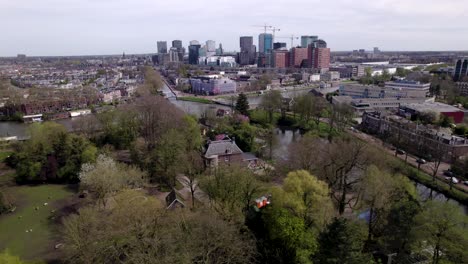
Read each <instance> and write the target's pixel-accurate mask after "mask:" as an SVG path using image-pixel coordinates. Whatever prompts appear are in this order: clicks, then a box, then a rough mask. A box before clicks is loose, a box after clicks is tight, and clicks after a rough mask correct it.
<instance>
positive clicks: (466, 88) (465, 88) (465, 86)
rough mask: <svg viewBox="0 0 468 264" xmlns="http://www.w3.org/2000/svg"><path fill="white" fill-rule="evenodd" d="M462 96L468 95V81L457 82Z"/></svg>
mask: <svg viewBox="0 0 468 264" xmlns="http://www.w3.org/2000/svg"><path fill="white" fill-rule="evenodd" d="M456 85H457V87H458V89H459V91H460V95H461V96H468V82H456Z"/></svg>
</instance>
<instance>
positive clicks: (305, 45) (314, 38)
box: [301, 36, 318, 48]
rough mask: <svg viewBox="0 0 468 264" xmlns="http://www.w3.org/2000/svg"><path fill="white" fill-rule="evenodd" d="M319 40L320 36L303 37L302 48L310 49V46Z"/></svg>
mask: <svg viewBox="0 0 468 264" xmlns="http://www.w3.org/2000/svg"><path fill="white" fill-rule="evenodd" d="M317 40H318V36H301V47H302V48H308V47H309V45H310V44H312V43H314V41H317Z"/></svg>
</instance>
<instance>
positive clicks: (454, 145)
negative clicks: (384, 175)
mask: <svg viewBox="0 0 468 264" xmlns="http://www.w3.org/2000/svg"><path fill="white" fill-rule="evenodd" d="M361 127H362V129H363V130H364V131H366V132H368V133H371V134H376V135H379V136H381V137H385V138H386V140H389V141H391V142H393V143H394V144H395V145H397V147H402V148H404V149H405V150H406V151H409V152H411V153H414V154H415V155H418V156H423V157H425V156H431V157H432V158H439V157H440V158H441V159H442V160H444V161H447V162H451V161H454V160H457V159H459V158H460V157H462V156H466V155H468V139H467V138H464V137H459V136H454V135H452V134H450V133H447V132H442V131H437V130H436V129H433V128H430V127H428V126H424V125H421V124H418V123H415V122H412V121H410V120H408V119H406V118H404V117H401V116H396V115H385V114H383V113H380V112H366V113H364V115H363V117H362V123H361ZM388 137H390V138H388Z"/></svg>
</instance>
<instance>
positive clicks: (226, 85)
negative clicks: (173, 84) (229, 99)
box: [190, 76, 237, 95]
mask: <svg viewBox="0 0 468 264" xmlns="http://www.w3.org/2000/svg"><path fill="white" fill-rule="evenodd" d="M190 85H191V86H192V92H193V93H195V94H204V95H217V94H227V93H235V92H236V90H237V83H236V82H235V81H233V80H231V79H229V78H225V77H220V76H203V77H197V78H191V79H190Z"/></svg>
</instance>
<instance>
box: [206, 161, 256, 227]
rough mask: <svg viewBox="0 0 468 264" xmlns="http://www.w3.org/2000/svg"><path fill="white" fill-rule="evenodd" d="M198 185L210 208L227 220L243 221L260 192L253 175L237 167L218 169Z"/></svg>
mask: <svg viewBox="0 0 468 264" xmlns="http://www.w3.org/2000/svg"><path fill="white" fill-rule="evenodd" d="M200 184H201V189H202V190H203V191H204V192H205V193H206V195H207V196H208V198H209V200H210V201H211V203H210V205H211V207H212V208H213V209H214V210H215V211H216V212H218V213H219V214H220V215H221V216H222V217H223V218H224V219H227V220H238V221H240V220H241V219H243V218H244V214H245V213H247V211H248V209H249V207H250V206H251V205H252V202H253V200H254V199H255V198H257V195H259V194H260V191H261V185H260V184H259V183H258V181H257V180H256V178H255V175H254V174H253V173H252V172H251V171H250V170H247V169H245V168H242V167H237V166H229V167H219V168H217V169H216V170H215V171H214V172H213V173H212V174H211V175H208V176H206V177H205V178H204V179H202V181H201V182H200Z"/></svg>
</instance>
